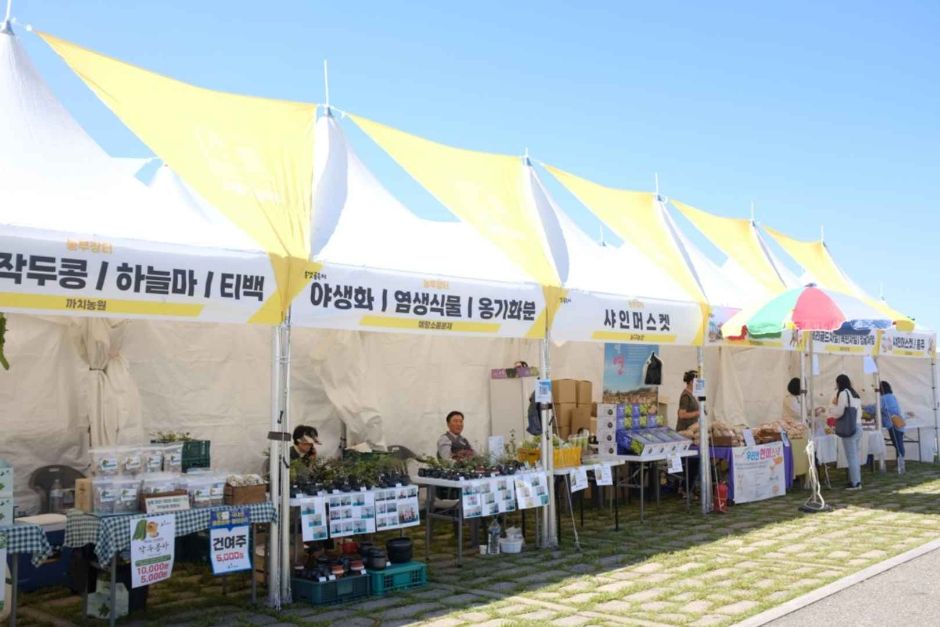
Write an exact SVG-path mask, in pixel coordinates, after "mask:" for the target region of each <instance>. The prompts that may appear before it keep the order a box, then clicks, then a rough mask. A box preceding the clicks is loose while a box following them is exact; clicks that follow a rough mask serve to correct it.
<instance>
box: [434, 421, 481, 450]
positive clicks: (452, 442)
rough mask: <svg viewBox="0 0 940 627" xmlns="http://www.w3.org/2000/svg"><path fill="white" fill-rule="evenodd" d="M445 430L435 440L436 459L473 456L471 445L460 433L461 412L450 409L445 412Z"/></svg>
mask: <svg viewBox="0 0 940 627" xmlns="http://www.w3.org/2000/svg"><path fill="white" fill-rule="evenodd" d="M446 420H447V431H446V432H445V433H444V435H442V436H441V437H440V438H438V440H437V457H438V459H447V460H453V461H457V460H461V459H466V458H468V457H473V455H474V452H473V447H472V446H470V442H468V441H467V438H465V437H463V436H462V435H460V434H461V433H462V432H463V414H462V413H460V412H459V411H452V412H450V413H449V414H447V418H446Z"/></svg>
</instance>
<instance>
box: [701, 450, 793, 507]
mask: <svg viewBox="0 0 940 627" xmlns="http://www.w3.org/2000/svg"><path fill="white" fill-rule="evenodd" d="M760 446H761V445H757V447H750V448H758V447H760ZM735 448H739V449H740V448H748V447H734V448H733V447H730V446H712V447H709V452H710V455H711V458H712V460H713V461H712V463H714V461H715V460H719V459H720V460H724V461H725V462H727V464H728V500H730V501H733V500H734V451H735ZM783 463H784V478H785V489H787V490H789V489H790V488H791V487H793V447H792V446H788V445H787V444H784V445H783ZM781 496H782V495H781Z"/></svg>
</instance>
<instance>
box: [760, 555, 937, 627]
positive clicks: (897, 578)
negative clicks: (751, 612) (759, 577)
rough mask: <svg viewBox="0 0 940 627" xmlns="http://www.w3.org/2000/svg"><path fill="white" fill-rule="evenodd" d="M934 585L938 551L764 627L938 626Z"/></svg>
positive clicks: (935, 586)
mask: <svg viewBox="0 0 940 627" xmlns="http://www.w3.org/2000/svg"><path fill="white" fill-rule="evenodd" d="M938 582H940V550H934V551H932V552H930V553H928V554H926V555H923V556H921V557H918V558H915V559H913V560H912V561H910V562H906V563H904V564H901V565H899V566H895V567H894V568H892V569H891V570H889V571H886V572H884V573H882V574H880V575H875V576H874V577H872V578H871V579H866V580H865V581H862V582H861V583H858V584H855V585H853V586H852V587H850V588H847V589H846V590H843V591H841V592H837V593H836V594H834V595H833V596H831V597H827V598H825V599H823V600H821V601H818V602H816V603H813V604H812V605H809V606H807V607H805V608H803V609H801V610H797V611H796V612H793V613H792V614H788V615H787V616H785V617H783V618H781V619H779V620H776V621H773V622H771V623H767V624H768V625H770V626H772V627H802V626H803V625H833V626H835V625H853V626H859V627H862V626H865V625H879V626H884V627H887V626H890V625H905V626H906V627H919V626H921V625H924V626H927V625H930V626H934V625H937V624H940V616H938V608H940V587H938Z"/></svg>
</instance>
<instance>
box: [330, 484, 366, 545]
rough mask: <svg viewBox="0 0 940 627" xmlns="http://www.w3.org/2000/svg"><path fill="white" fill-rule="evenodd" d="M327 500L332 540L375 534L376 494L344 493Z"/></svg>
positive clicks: (333, 495) (364, 491)
mask: <svg viewBox="0 0 940 627" xmlns="http://www.w3.org/2000/svg"><path fill="white" fill-rule="evenodd" d="M326 498H327V502H328V503H329V506H330V537H331V538H342V537H344V536H354V535H358V534H362V533H375V492H372V491H371V490H363V491H360V492H343V493H341V494H331V495H329V496H328V497H326Z"/></svg>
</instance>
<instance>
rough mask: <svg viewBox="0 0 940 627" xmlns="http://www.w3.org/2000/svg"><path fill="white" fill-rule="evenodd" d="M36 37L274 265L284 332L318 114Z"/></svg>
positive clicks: (304, 253)
mask: <svg viewBox="0 0 940 627" xmlns="http://www.w3.org/2000/svg"><path fill="white" fill-rule="evenodd" d="M40 36H41V37H42V38H43V39H44V40H45V41H46V43H48V44H49V45H50V46H51V47H52V49H53V50H55V52H56V53H57V54H59V56H61V57H62V59H63V60H64V61H65V62H66V63H67V64H68V65H69V67H70V68H71V69H72V70H73V71H74V72H75V73H76V74H77V75H78V76H79V78H81V79H82V80H83V81H84V82H85V84H86V85H87V86H88V87H89V88H90V89H91V90H92V91H94V92H95V94H96V95H97V96H98V97H99V98H100V99H101V101H102V102H104V103H105V105H107V106H108V107H109V108H110V109H111V110H112V111H113V112H114V113H115V115H117V116H118V117H119V118H120V119H121V121H123V122H124V123H125V124H126V125H127V126H128V128H130V129H131V130H132V131H133V132H134V134H136V135H137V136H138V137H139V138H140V139H141V140H142V141H143V142H144V143H146V144H147V145H148V146H149V147H150V149H151V150H153V151H154V153H155V154H156V155H157V156H159V157H160V158H161V159H163V160H164V161H165V162H166V163H168V164H169V165H170V167H172V168H173V170H174V171H175V172H177V173H178V174H179V175H180V176H181V177H182V178H183V179H184V180H185V181H187V183H189V185H190V186H191V187H192V188H193V189H194V190H196V191H197V192H199V194H200V195H201V196H202V197H203V198H205V199H206V200H207V201H209V202H210V203H211V204H212V205H213V206H214V207H217V208H218V209H219V210H220V211H222V212H223V213H224V214H225V215H227V216H228V217H229V219H231V220H232V222H234V223H235V224H237V225H238V226H239V227H240V228H242V229H243V230H244V231H245V232H246V233H248V235H250V236H251V237H252V238H254V240H255V241H257V242H258V244H259V245H260V246H261V247H262V248H263V249H264V250H265V251H267V252H268V254H269V255H270V256H271V261H272V264H273V265H274V268H275V273H276V277H277V283H278V292H279V293H278V295H277V297H275V298H271V299H269V300H268V301H266V303H265V307H264V308H263V309H262V310H261V311H260V312H259V314H258V321H265V322H279V321H280V320H281V319H282V318H283V316H284V312H285V311H286V308H287V303H289V302H290V300H291V299H292V297H293V295H294V294H296V293H297V292H298V291H299V290H300V289H302V288H303V285H304V284H305V281H304V276H305V273H306V271H307V267H306V263H307V260H308V258H309V253H310V251H309V248H308V247H309V242H310V237H309V228H310V215H311V211H312V209H311V205H310V203H311V198H312V189H311V188H312V184H313V176H312V173H313V146H314V137H313V132H314V121H315V117H316V105H313V104H307V103H298V102H289V101H284V100H273V99H268V98H255V97H251V96H242V95H238V94H229V93H223V92H218V91H212V90H208V89H203V88H201V87H196V86H194V85H189V84H187V83H183V82H181V81H177V80H174V79H171V78H167V77H165V76H161V75H160V74H156V73H154V72H150V71H148V70H144V69H142V68H139V67H136V66H134V65H131V64H128V63H124V62H122V61H119V60H117V59H113V58H111V57H107V56H105V55H102V54H99V53H97V52H94V51H92V50H88V49H86V48H82V47H81V46H78V45H75V44H73V43H70V42H67V41H65V40H62V39H59V38H57V37H54V36H52V35H49V34H45V33H40Z"/></svg>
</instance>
